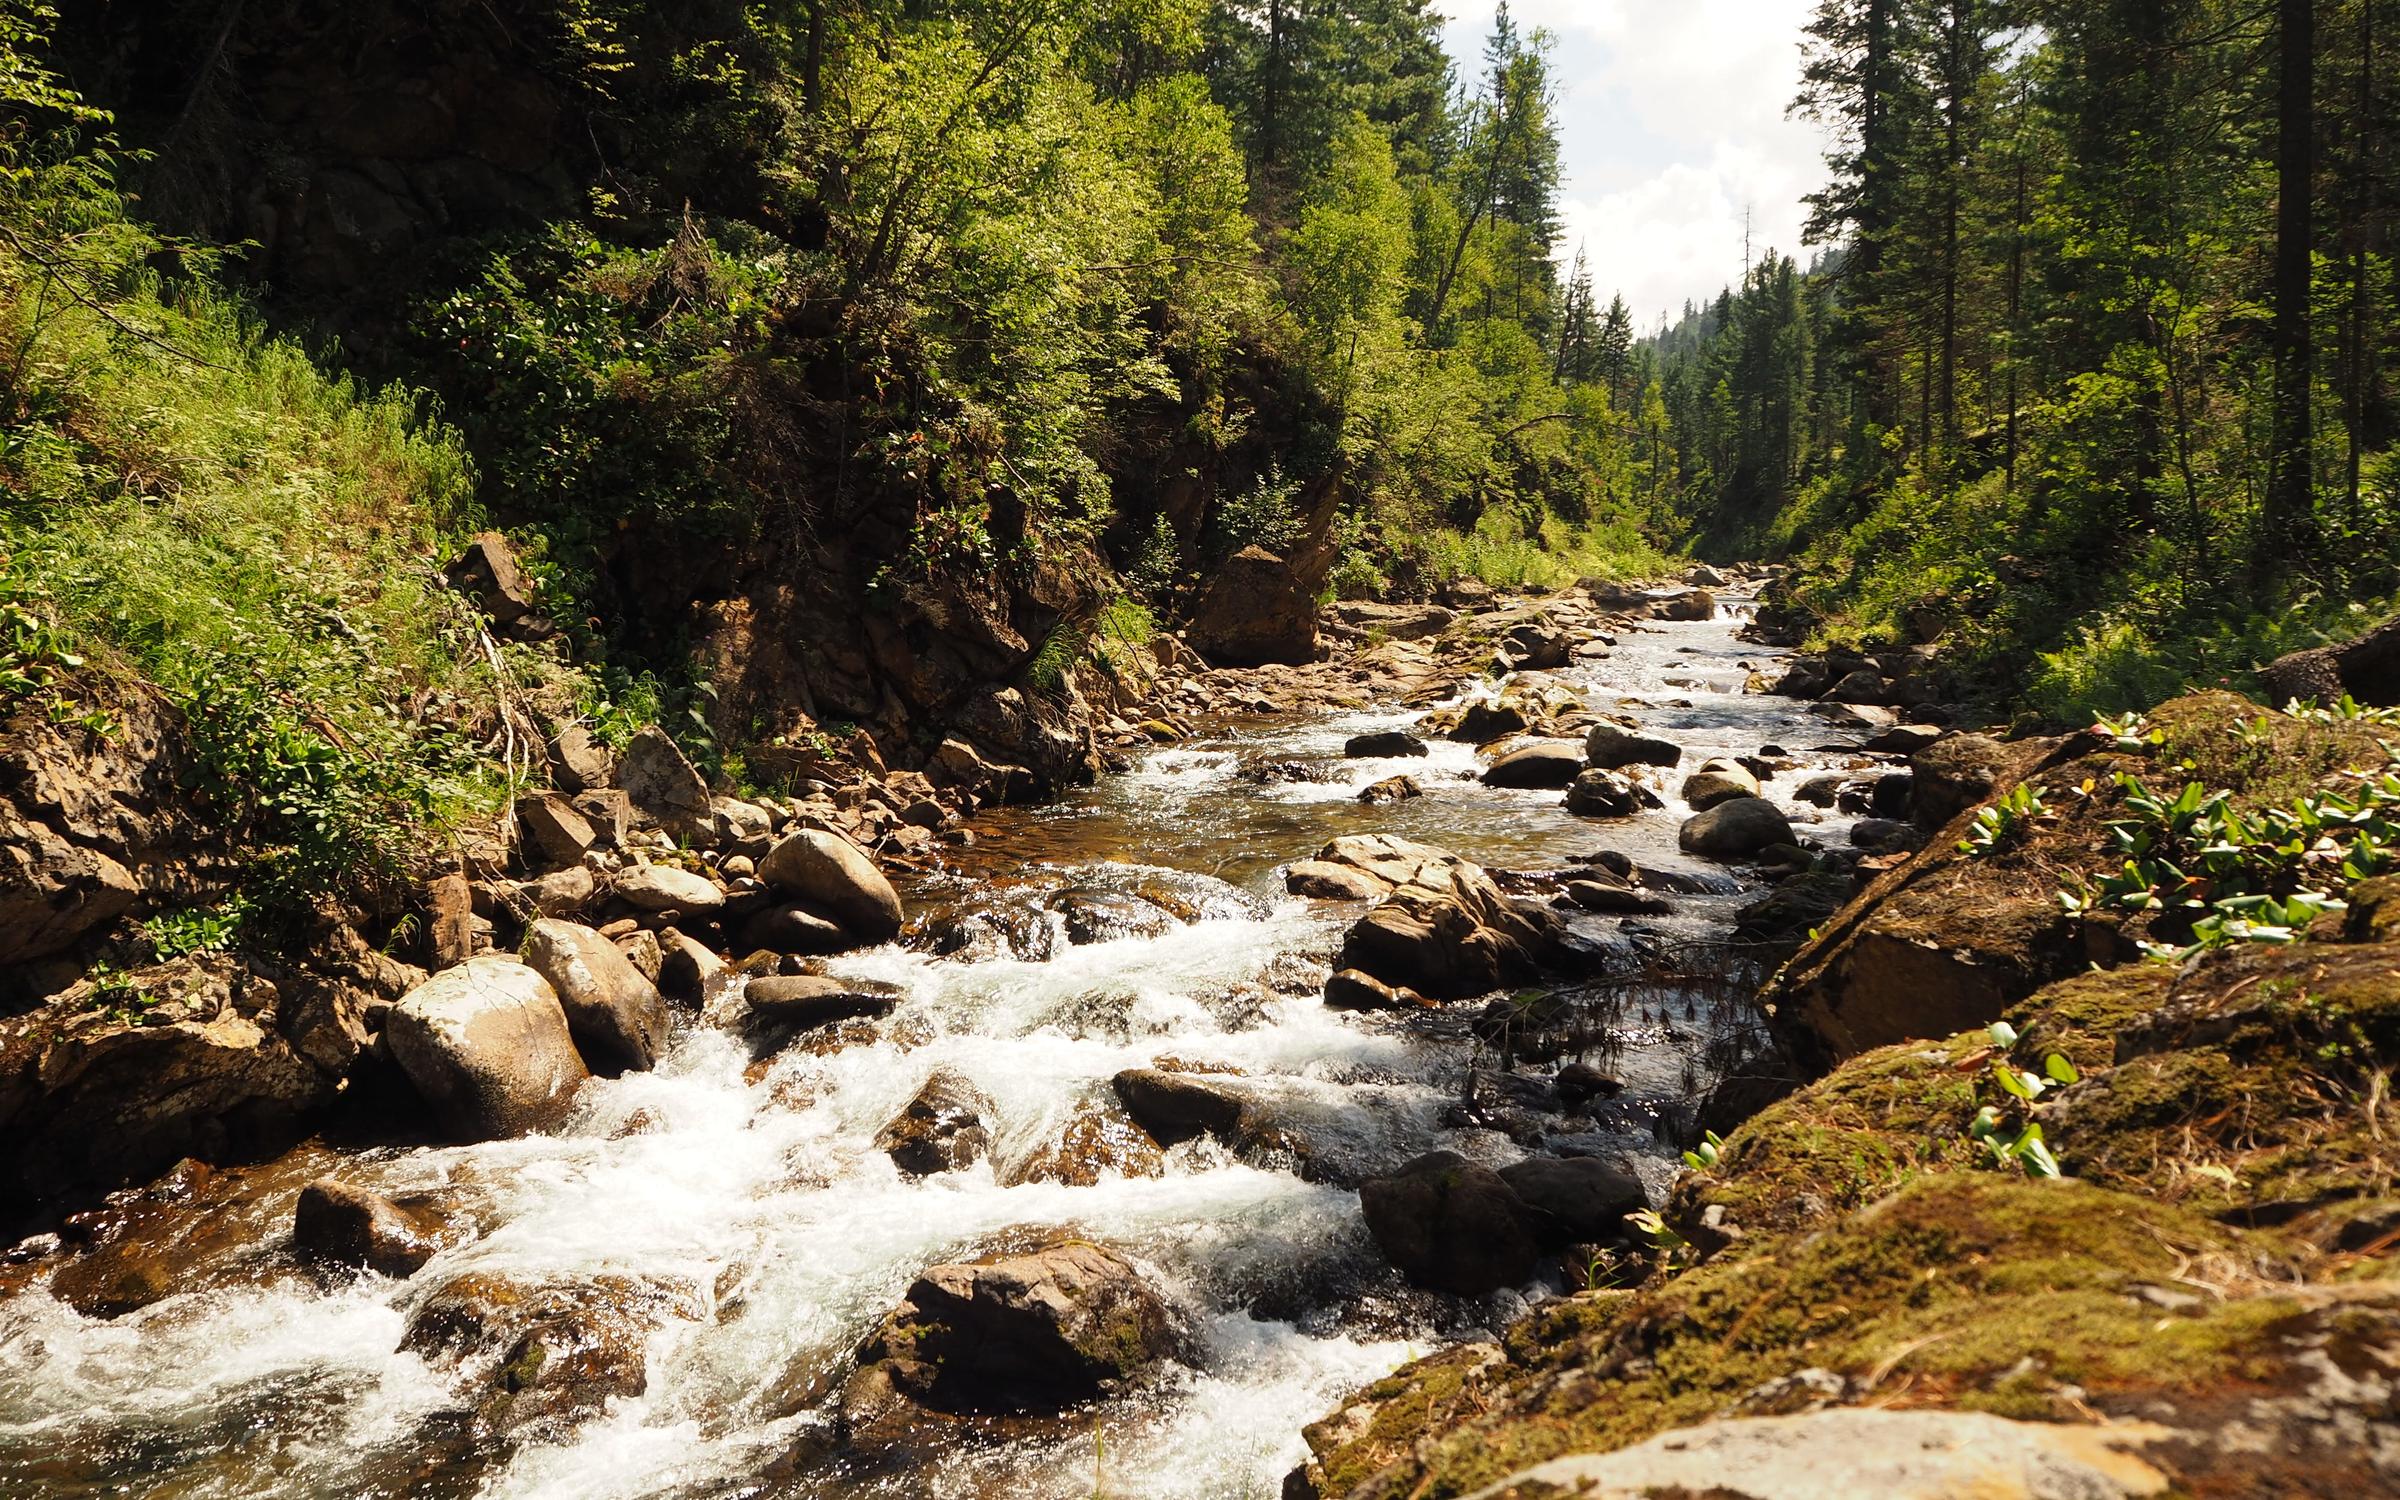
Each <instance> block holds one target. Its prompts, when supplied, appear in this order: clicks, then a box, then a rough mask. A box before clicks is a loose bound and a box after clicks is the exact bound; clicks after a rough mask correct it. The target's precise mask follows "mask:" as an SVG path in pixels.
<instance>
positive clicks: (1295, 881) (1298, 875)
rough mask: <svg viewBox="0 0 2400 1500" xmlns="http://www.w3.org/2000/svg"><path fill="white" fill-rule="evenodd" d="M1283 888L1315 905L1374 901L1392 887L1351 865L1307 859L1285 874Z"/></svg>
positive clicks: (1287, 869) (1290, 868)
mask: <svg viewBox="0 0 2400 1500" xmlns="http://www.w3.org/2000/svg"><path fill="white" fill-rule="evenodd" d="M1283 888H1284V889H1285V890H1287V891H1289V892H1291V893H1292V894H1293V895H1295V896H1306V897H1308V898H1309V899H1311V900H1313V901H1372V900H1374V899H1375V898H1377V897H1378V896H1381V895H1382V894H1383V893H1384V892H1386V891H1388V890H1390V889H1391V886H1390V885H1388V884H1387V883H1385V882H1384V881H1381V880H1378V879H1376V878H1375V877H1374V876H1373V875H1370V874H1368V873H1367V872H1366V871H1364V870H1360V869H1355V868H1353V867H1351V866H1349V865H1341V864H1334V863H1332V862H1331V861H1328V860H1321V859H1304V860H1300V861H1298V862H1297V863H1295V864H1293V865H1291V866H1289V867H1288V868H1286V869H1285V870H1284V872H1283Z"/></svg>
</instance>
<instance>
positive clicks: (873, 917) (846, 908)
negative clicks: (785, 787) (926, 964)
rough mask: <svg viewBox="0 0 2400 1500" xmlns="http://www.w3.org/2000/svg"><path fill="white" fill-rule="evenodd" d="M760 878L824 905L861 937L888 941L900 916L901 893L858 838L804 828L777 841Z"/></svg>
mask: <svg viewBox="0 0 2400 1500" xmlns="http://www.w3.org/2000/svg"><path fill="white" fill-rule="evenodd" d="M759 878H760V879H762V880H764V881H766V883H767V884H769V885H771V886H774V887H775V888H776V889H777V890H781V891H788V892H790V893H791V894H792V895H794V896H796V897H798V898H799V899H800V900H802V901H804V902H807V903H808V904H809V905H811V906H814V907H816V908H818V909H819V910H821V911H823V912H824V913H825V915H827V916H829V917H831V918H833V919H834V920H835V921H836V922H839V923H840V924H841V925H842V930H843V931H845V932H847V933H849V934H850V935H851V936H852V937H854V938H856V939H857V940H858V941H859V942H861V943H888V942H890V941H891V940H892V939H894V938H896V937H898V936H899V935H900V927H901V923H902V921H903V920H904V917H903V914H902V912H901V909H900V895H899V893H898V892H897V891H895V890H893V889H892V883H891V882H890V881H889V880H886V879H884V877H883V872H882V871H881V870H878V869H876V868H875V862H874V861H873V860H871V859H869V858H868V857H867V856H866V853H865V852H864V851H863V850H861V849H860V848H859V847H858V846H857V845H856V844H853V843H851V842H850V841H849V840H848V839H845V838H843V837H841V836H840V835H838V834H831V833H825V832H823V831H821V830H818V829H813V828H804V829H801V830H800V831H799V832H797V833H794V834H792V835H791V836H790V837H789V838H786V839H785V840H784V841H783V842H782V843H780V844H777V845H776V846H775V849H774V852H773V853H771V854H769V855H768V856H767V862H766V863H765V864H764V865H761V866H760V867H759Z"/></svg>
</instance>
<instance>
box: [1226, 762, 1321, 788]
mask: <svg viewBox="0 0 2400 1500" xmlns="http://www.w3.org/2000/svg"><path fill="white" fill-rule="evenodd" d="M1234 774H1235V775H1236V776H1239V777H1240V778H1241V779H1242V780H1244V781H1251V782H1256V783H1258V784H1259V785H1260V786H1282V785H1284V784H1286V783H1289V782H1302V783H1307V784H1310V785H1318V786H1321V785H1324V784H1325V783H1327V782H1333V781H1339V780H1341V779H1342V769H1341V767H1339V766H1328V765H1319V764H1317V763H1315V762H1313V761H1305V760H1291V759H1288V758H1285V757H1279V756H1252V757H1250V758H1249V759H1247V760H1244V761H1243V762H1242V763H1241V765H1240V766H1239V767H1237V768H1236V769H1235V771H1234Z"/></svg>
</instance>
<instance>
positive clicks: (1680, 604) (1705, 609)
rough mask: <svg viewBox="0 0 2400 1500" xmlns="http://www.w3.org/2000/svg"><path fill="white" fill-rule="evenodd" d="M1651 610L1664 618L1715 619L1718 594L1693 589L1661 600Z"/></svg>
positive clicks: (1660, 617)
mask: <svg viewBox="0 0 2400 1500" xmlns="http://www.w3.org/2000/svg"><path fill="white" fill-rule="evenodd" d="M1650 612H1651V613H1652V614H1653V615H1655V616H1657V617H1658V618H1659V619H1662V620H1713V619H1715V618H1716V617H1717V596H1716V595H1714V594H1712V593H1710V592H1709V591H1708V590H1706V589H1691V590H1688V591H1686V592H1684V593H1680V594H1674V595H1670V596H1669V597H1667V598H1664V599H1661V600H1659V601H1658V603H1656V604H1654V605H1652V606H1651V608H1650Z"/></svg>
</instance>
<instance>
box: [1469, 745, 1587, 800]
mask: <svg viewBox="0 0 2400 1500" xmlns="http://www.w3.org/2000/svg"><path fill="white" fill-rule="evenodd" d="M1582 773H1583V752H1582V750H1580V749H1578V748H1577V747H1576V745H1575V744H1574V743H1573V742H1572V741H1570V740H1549V741H1544V742H1542V743H1539V744H1533V745H1527V746H1524V747H1523V748H1521V749H1517V750H1511V751H1510V752H1509V753H1508V754H1506V755H1503V756H1501V757H1500V759H1498V760H1496V761H1494V762H1493V763H1492V764H1491V765H1490V766H1489V767H1487V768H1486V769H1485V770H1484V773H1483V784H1484V785H1485V786H1498V787H1538V788H1548V789H1556V788H1558V787H1562V786H1565V785H1566V784H1567V783H1569V782H1571V781H1573V780H1574V779H1575V778H1576V777H1577V776H1579V775H1581V774H1582Z"/></svg>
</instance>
